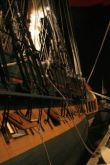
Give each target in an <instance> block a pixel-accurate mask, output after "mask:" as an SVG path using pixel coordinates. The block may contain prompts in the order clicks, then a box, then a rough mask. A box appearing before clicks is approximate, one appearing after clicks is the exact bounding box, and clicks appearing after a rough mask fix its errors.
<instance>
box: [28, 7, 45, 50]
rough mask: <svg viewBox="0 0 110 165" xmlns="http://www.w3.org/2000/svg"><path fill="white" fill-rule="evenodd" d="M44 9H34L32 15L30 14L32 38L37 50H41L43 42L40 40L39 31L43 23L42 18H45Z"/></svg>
mask: <svg viewBox="0 0 110 165" xmlns="http://www.w3.org/2000/svg"><path fill="white" fill-rule="evenodd" d="M43 17H44V15H43V11H42V10H41V9H39V10H37V11H35V10H32V12H31V15H30V22H31V23H30V26H29V31H30V32H31V36H32V40H33V43H34V45H35V47H36V49H37V50H40V48H41V44H40V41H39V33H40V31H41V23H40V19H41V18H43Z"/></svg>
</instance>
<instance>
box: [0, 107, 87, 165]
mask: <svg viewBox="0 0 110 165" xmlns="http://www.w3.org/2000/svg"><path fill="white" fill-rule="evenodd" d="M55 110H56V111H58V110H60V109H58V108H57V109H56V108H55ZM35 111H37V110H35ZM44 111H45V110H44ZM71 111H73V112H74V111H75V107H71ZM35 113H36V112H35ZM60 119H61V122H60V124H59V125H57V126H55V125H54V124H53V123H52V121H51V120H50V122H49V123H48V122H47V123H46V113H45V112H43V114H42V127H43V129H44V130H42V129H41V128H40V129H39V126H38V127H37V126H36V127H34V128H32V131H33V134H32V132H30V130H29V129H27V132H28V135H24V136H22V137H19V138H17V139H16V138H13V135H14V134H11V136H12V137H11V138H10V142H9V144H6V142H5V141H4V139H3V136H2V135H1V136H0V142H1V153H0V155H1V158H0V163H1V164H28V165H31V164H49V163H50V164H64V163H65V164H77V163H78V161H79V160H80V156H81V154H82V152H83V150H84V144H83V142H82V140H83V141H84V143H85V142H86V140H87V134H88V121H87V119H86V117H85V116H84V115H82V114H76V116H75V117H74V119H73V118H72V117H70V116H68V117H65V118H64V117H60Z"/></svg>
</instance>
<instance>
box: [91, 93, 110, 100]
mask: <svg viewBox="0 0 110 165" xmlns="http://www.w3.org/2000/svg"><path fill="white" fill-rule="evenodd" d="M91 92H93V93H94V94H95V95H96V96H99V97H101V98H104V99H106V100H109V101H110V97H108V96H105V95H103V94H100V93H97V92H94V91H91Z"/></svg>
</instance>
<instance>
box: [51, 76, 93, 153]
mask: <svg viewBox="0 0 110 165" xmlns="http://www.w3.org/2000/svg"><path fill="white" fill-rule="evenodd" d="M48 80H49V81H50V83H51V84H52V85H53V87H54V88H55V89H56V90H57V92H59V94H60V95H61V96H62V97H63V98H64V100H65V101H66V108H67V107H68V101H67V99H66V97H65V96H64V95H63V93H62V92H61V91H60V90H59V89H58V88H57V87H56V86H55V84H54V83H53V82H52V81H51V80H50V79H49V78H48ZM64 118H65V117H64ZM72 121H73V120H72ZM73 124H74V126H75V129H76V132H77V134H78V136H79V138H80V139H81V142H82V144H83V145H84V147H85V149H86V150H87V151H88V152H89V153H90V154H91V155H94V152H93V151H92V150H91V149H90V148H89V147H88V145H87V144H86V143H85V141H84V139H83V138H82V136H81V133H80V131H79V129H78V127H77V125H76V123H75V121H73ZM68 125H69V124H68ZM69 128H71V129H72V127H71V126H70V125H69Z"/></svg>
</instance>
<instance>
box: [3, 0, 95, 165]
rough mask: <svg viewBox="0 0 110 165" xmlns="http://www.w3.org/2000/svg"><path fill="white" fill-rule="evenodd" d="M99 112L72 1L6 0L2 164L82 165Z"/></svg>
mask: <svg viewBox="0 0 110 165" xmlns="http://www.w3.org/2000/svg"><path fill="white" fill-rule="evenodd" d="M97 110H98V106H97V99H96V97H95V95H94V94H93V92H92V91H91V90H90V89H89V88H88V85H87V83H86V81H85V78H84V77H83V76H82V72H81V66H80V60H79V55H78V49H77V45H76V41H75V38H74V33H73V28H72V23H71V17H70V13H69V5H68V1H66V0H59V1H54V0H19V1H18V0H1V1H0V164H1V165H15V164H16V165H19V164H21V165H24V164H26V165H77V164H79V160H80V158H81V156H82V153H83V150H84V149H85V148H86V149H88V147H87V145H86V141H87V136H88V128H89V125H90V124H91V121H92V120H93V116H94V114H95V112H97Z"/></svg>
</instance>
